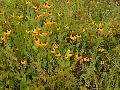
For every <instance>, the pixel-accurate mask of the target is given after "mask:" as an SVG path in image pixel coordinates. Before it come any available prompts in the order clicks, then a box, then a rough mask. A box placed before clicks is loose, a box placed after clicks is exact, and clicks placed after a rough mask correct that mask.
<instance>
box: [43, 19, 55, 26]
mask: <svg viewBox="0 0 120 90" xmlns="http://www.w3.org/2000/svg"><path fill="white" fill-rule="evenodd" d="M53 23H54V22H53V21H52V20H46V21H45V22H44V25H51V24H53Z"/></svg>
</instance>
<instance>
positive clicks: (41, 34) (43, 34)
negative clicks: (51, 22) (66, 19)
mask: <svg viewBox="0 0 120 90" xmlns="http://www.w3.org/2000/svg"><path fill="white" fill-rule="evenodd" d="M39 35H40V36H41V37H43V36H44V37H46V36H47V35H48V33H40V34H39Z"/></svg>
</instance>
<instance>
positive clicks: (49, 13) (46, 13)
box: [44, 12, 52, 16]
mask: <svg viewBox="0 0 120 90" xmlns="http://www.w3.org/2000/svg"><path fill="white" fill-rule="evenodd" d="M44 14H45V15H47V16H50V15H52V12H45V13H44Z"/></svg>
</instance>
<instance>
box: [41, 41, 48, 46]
mask: <svg viewBox="0 0 120 90" xmlns="http://www.w3.org/2000/svg"><path fill="white" fill-rule="evenodd" d="M39 45H40V46H43V47H45V46H47V45H48V42H40V43H39Z"/></svg>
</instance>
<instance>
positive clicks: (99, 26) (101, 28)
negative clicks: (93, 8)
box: [96, 23, 103, 32]
mask: <svg viewBox="0 0 120 90" xmlns="http://www.w3.org/2000/svg"><path fill="white" fill-rule="evenodd" d="M96 29H97V31H98V32H102V31H103V24H102V23H100V24H99V25H98V27H97V28H96Z"/></svg>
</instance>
